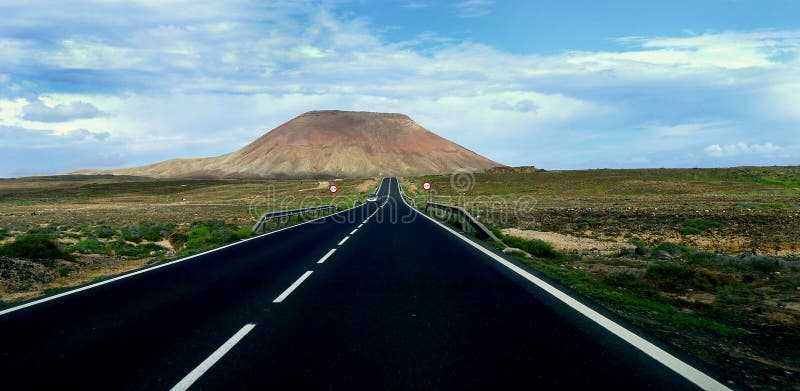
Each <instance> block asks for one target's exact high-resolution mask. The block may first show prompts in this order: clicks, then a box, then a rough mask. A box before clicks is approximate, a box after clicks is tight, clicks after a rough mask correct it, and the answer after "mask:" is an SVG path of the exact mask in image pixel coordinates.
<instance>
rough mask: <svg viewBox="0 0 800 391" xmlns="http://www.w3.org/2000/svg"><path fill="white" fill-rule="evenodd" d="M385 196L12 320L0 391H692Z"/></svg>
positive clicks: (2, 318) (8, 318)
mask: <svg viewBox="0 0 800 391" xmlns="http://www.w3.org/2000/svg"><path fill="white" fill-rule="evenodd" d="M379 193H380V195H381V197H380V199H379V201H378V202H377V203H369V204H366V205H363V206H360V207H356V208H353V209H350V210H347V211H344V212H341V213H339V214H337V215H332V216H328V217H326V218H324V219H322V220H320V221H316V222H311V223H306V224H303V225H299V226H295V227H292V228H289V229H286V230H282V231H279V232H274V233H272V234H268V235H265V236H261V237H258V238H255V239H252V240H248V241H246V242H243V243H239V244H236V245H232V246H229V247H226V248H223V249H220V250H217V251H213V252H210V253H208V254H205V255H201V256H197V257H194V258H192V259H187V260H184V261H180V262H175V263H172V264H168V265H165V266H162V267H159V268H157V269H155V270H152V271H148V272H144V273H140V274H137V275H134V276H131V277H129V278H122V279H119V280H118V281H114V282H112V283H108V284H104V285H101V286H97V287H94V288H91V289H85V290H83V291H80V292H77V293H73V294H69V295H65V296H63V297H59V298H56V299H53V300H49V301H46V302H42V303H40V304H36V305H31V306H29V307H27V308H21V309H18V310H14V311H10V312H8V311H5V312H7V313H3V314H0V389H3V390H14V389H46V388H67V389H137V390H141V389H170V388H173V387H175V388H176V389H183V388H185V387H191V388H192V389H265V388H269V387H271V388H301V389H302V388H315V389H319V388H324V389H366V388H370V389H375V388H378V389H385V388H393V389H409V388H411V389H455V388H458V389H487V388H497V387H504V388H505V387H507V388H526V389H554V388H558V389H567V388H570V389H571V388H584V389H586V388H592V389H596V388H614V389H637V390H640V389H693V388H697V383H698V382H697V381H695V383H692V382H690V381H689V380H687V378H686V377H685V376H682V375H680V374H678V372H676V371H675V369H674V366H671V367H667V366H665V365H662V364H661V363H659V362H658V361H656V360H655V359H653V358H651V357H650V356H651V355H652V354H651V355H647V354H645V353H644V352H643V351H642V348H641V346H640V345H641V344H637V343H635V342H634V343H631V342H630V341H628V340H626V339H629V338H621V337H620V336H619V333H617V334H614V333H612V332H610V331H609V328H608V327H601V326H600V325H599V324H601V323H603V322H598V321H597V320H596V319H595V320H593V319H591V318H590V317H587V316H585V315H584V314H581V313H580V312H579V311H576V310H575V309H574V308H573V307H570V306H569V305H567V304H565V302H564V300H559V299H557V298H556V297H555V296H553V294H551V293H548V292H547V291H546V289H542V287H540V286H537V285H535V284H533V283H531V280H530V279H528V278H526V277H525V276H524V273H523V274H520V273H519V272H516V271H514V270H513V269H512V268H510V267H508V266H507V265H504V264H502V263H501V262H498V261H497V260H496V259H494V258H492V257H490V256H487V254H486V251H488V250H485V249H484V250H481V249H480V248H479V247H480V246H477V245H473V244H470V243H469V242H468V241H465V240H463V239H461V238H459V237H458V236H456V235H454V234H453V233H451V232H449V231H448V230H447V229H445V228H443V227H442V226H440V225H439V224H437V223H435V222H433V221H431V220H429V219H428V218H426V217H424V216H422V215H419V214H417V213H416V212H414V211H413V210H412V209H411V208H410V207H408V206H407V205H405V204H404V203H403V202H402V200H401V198H400V196H399V188H398V184H397V181H396V179H384V181H383V183H382V185H381V188H380V191H379ZM332 250H335V251H332ZM497 256H498V255H495V257H497ZM645 350H647V349H645ZM673 358H674V357H673ZM709 384H710V385H709ZM700 385H702V386H703V387H706V388H715V387H716V386H715V384H714V383H713V380H712V382H711V383H702V382H700ZM720 386H721V385H720Z"/></svg>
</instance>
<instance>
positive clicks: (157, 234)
mask: <svg viewBox="0 0 800 391" xmlns="http://www.w3.org/2000/svg"><path fill="white" fill-rule="evenodd" d="M173 231H175V224H171V223H159V222H156V221H143V222H140V223H138V224H136V225H131V226H128V227H125V228H124V229H123V230H122V238H123V239H125V240H127V241H129V242H134V243H139V242H141V241H142V240H147V241H151V242H157V241H159V240H163V239H164V238H166V237H167V236H169V235H170V234H171V233H172V232H173Z"/></svg>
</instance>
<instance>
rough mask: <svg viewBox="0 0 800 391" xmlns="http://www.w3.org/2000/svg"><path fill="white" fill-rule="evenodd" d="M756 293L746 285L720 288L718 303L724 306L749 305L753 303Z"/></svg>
mask: <svg viewBox="0 0 800 391" xmlns="http://www.w3.org/2000/svg"><path fill="white" fill-rule="evenodd" d="M754 296H755V292H753V290H752V289H751V288H750V287H749V286H747V285H744V284H731V285H728V286H725V287H722V288H720V290H719V293H717V301H719V302H720V303H724V304H748V303H751V302H752V301H753V298H754Z"/></svg>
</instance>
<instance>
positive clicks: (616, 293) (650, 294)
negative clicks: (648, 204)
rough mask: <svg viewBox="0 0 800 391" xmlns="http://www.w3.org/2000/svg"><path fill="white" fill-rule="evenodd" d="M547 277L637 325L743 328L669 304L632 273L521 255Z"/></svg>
mask: <svg viewBox="0 0 800 391" xmlns="http://www.w3.org/2000/svg"><path fill="white" fill-rule="evenodd" d="M522 260H523V261H524V262H525V263H527V264H528V265H530V266H531V267H533V268H534V269H536V270H538V271H540V272H541V273H543V274H544V275H546V276H547V277H549V278H552V279H554V280H556V281H558V282H560V283H561V284H563V285H565V286H567V287H569V288H570V289H572V290H574V291H576V292H577V293H579V294H581V295H584V296H586V297H588V298H590V299H592V300H595V301H597V302H600V303H602V304H604V305H606V306H607V307H608V308H611V309H613V310H615V311H616V312H617V313H619V314H621V315H623V316H625V317H626V318H627V319H628V320H629V321H631V322H633V323H636V324H638V325H640V326H642V325H645V323H642V322H646V321H644V320H643V319H652V320H655V321H659V322H664V323H666V324H669V325H671V326H673V327H676V328H678V329H692V330H696V331H699V332H704V333H711V334H716V335H720V336H734V335H738V334H741V333H742V332H743V331H742V330H740V329H736V328H733V327H730V326H727V325H725V324H723V323H720V322H718V321H716V320H714V319H708V318H703V317H700V316H698V315H696V314H693V313H687V312H685V311H682V310H681V309H679V308H678V307H676V306H674V305H672V304H669V302H668V301H666V300H665V299H663V298H661V296H660V295H659V293H658V292H657V291H654V290H653V289H652V288H651V287H650V286H648V283H647V282H646V281H644V282H643V281H642V280H643V278H642V277H639V276H637V275H634V274H624V275H623V274H616V275H608V276H605V277H604V278H595V277H594V276H592V275H591V274H589V273H588V272H586V271H584V270H581V269H576V268H572V267H570V266H569V265H557V264H554V263H552V262H549V261H547V260H543V259H540V258H528V259H522Z"/></svg>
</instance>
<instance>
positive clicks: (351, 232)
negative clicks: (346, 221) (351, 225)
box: [350, 228, 358, 235]
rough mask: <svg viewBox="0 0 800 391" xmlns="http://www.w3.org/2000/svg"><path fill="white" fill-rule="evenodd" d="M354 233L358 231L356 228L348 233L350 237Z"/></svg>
mask: <svg viewBox="0 0 800 391" xmlns="http://www.w3.org/2000/svg"><path fill="white" fill-rule="evenodd" d="M356 231H358V228H356V229H354V230H352V231H350V235H352V234H354V233H356Z"/></svg>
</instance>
